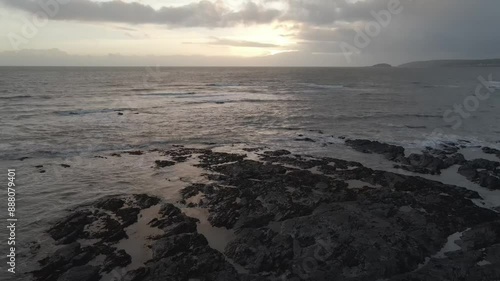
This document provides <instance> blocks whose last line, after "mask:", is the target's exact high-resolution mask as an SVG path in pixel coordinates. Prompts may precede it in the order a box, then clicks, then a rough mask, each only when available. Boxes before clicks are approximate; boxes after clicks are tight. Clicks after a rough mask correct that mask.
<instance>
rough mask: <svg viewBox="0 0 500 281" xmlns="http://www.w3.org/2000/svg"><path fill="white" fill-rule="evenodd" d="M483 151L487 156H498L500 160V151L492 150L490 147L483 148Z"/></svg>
mask: <svg viewBox="0 0 500 281" xmlns="http://www.w3.org/2000/svg"><path fill="white" fill-rule="evenodd" d="M482 150H483V152H484V153H486V154H493V155H496V156H497V157H498V158H500V150H498V149H495V148H490V147H483V148H482Z"/></svg>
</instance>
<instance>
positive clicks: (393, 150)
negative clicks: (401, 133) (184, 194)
mask: <svg viewBox="0 0 500 281" xmlns="http://www.w3.org/2000/svg"><path fill="white" fill-rule="evenodd" d="M345 143H346V145H348V146H350V147H352V148H353V149H355V150H357V151H359V152H363V153H376V154H382V155H384V157H385V158H387V159H388V160H391V161H393V160H397V159H400V158H404V156H405V149H404V148H403V147H401V146H396V145H391V144H385V143H381V142H378V141H370V140H346V142H345Z"/></svg>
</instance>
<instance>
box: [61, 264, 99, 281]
mask: <svg viewBox="0 0 500 281" xmlns="http://www.w3.org/2000/svg"><path fill="white" fill-rule="evenodd" d="M100 278H101V276H100V275H99V268H97V267H96V266H90V265H83V266H78V267H74V268H71V269H69V270H68V271H67V272H65V273H64V274H63V275H61V277H59V279H57V281H75V280H78V281H99V279H100Z"/></svg>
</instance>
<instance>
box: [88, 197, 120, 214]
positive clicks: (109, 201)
mask: <svg viewBox="0 0 500 281" xmlns="http://www.w3.org/2000/svg"><path fill="white" fill-rule="evenodd" d="M124 204H125V201H123V199H121V198H115V197H111V198H103V199H101V200H99V201H97V203H95V205H96V206H97V207H98V208H101V209H105V210H108V211H113V212H116V211H117V210H118V209H120V208H121V207H123V205H124Z"/></svg>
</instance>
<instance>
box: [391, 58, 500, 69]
mask: <svg viewBox="0 0 500 281" xmlns="http://www.w3.org/2000/svg"><path fill="white" fill-rule="evenodd" d="M399 67H413V68H431V67H500V59H485V60H429V61H416V62H410V63H405V64H402V65H400V66H399Z"/></svg>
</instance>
